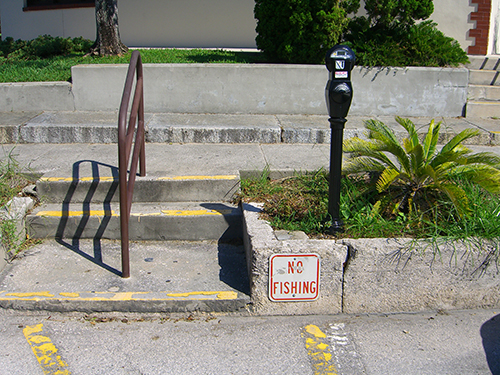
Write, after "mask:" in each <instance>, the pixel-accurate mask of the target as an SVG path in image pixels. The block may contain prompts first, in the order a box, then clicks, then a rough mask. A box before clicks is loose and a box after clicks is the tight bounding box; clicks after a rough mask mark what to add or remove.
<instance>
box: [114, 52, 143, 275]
mask: <svg viewBox="0 0 500 375" xmlns="http://www.w3.org/2000/svg"><path fill="white" fill-rule="evenodd" d="M134 76H137V82H136V84H135V91H134V97H133V101H132V109H131V110H130V118H129V123H128V126H127V112H128V106H129V102H130V95H131V92H132V86H133V84H134ZM136 122H137V131H136V130H135V125H136ZM134 135H135V143H134V149H133V153H132V161H130V156H131V151H132V143H133V141H134ZM138 163H139V175H140V176H145V175H146V152H145V140H144V82H143V74H142V60H141V54H140V53H139V51H134V52H132V57H131V58H130V64H129V66H128V73H127V79H126V81H125V88H124V89H123V96H122V102H121V105H120V113H119V116H118V169H119V172H118V173H119V182H120V230H121V247H122V277H124V278H127V277H130V260H129V220H130V208H131V207H132V195H133V192H134V184H135V177H136V174H137V164H138ZM129 165H130V172H129V173H128V167H129ZM127 174H129V177H128V178H127Z"/></svg>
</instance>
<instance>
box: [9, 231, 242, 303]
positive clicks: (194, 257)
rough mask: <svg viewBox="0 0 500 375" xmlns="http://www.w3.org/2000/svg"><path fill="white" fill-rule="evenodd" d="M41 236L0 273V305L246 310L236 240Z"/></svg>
mask: <svg viewBox="0 0 500 375" xmlns="http://www.w3.org/2000/svg"><path fill="white" fill-rule="evenodd" d="M120 254H121V253H120V242H119V241H106V240H80V241H77V240H59V241H53V240H46V241H45V242H44V243H43V244H41V245H37V246H35V247H33V248H31V249H29V250H27V251H25V252H23V253H22V254H21V255H20V256H19V257H18V258H17V259H14V261H13V262H12V263H11V264H10V265H8V266H7V267H6V268H5V269H4V270H3V272H1V273H0V306H1V307H2V308H12V309H22V310H48V311H87V312H91V311H124V312H184V311H209V312H245V311H246V305H247V304H248V303H249V302H250V298H249V296H248V294H249V285H248V277H247V275H246V272H244V271H245V270H246V263H245V255H244V249H243V246H239V245H237V244H228V243H218V242H217V241H198V242H186V241H165V242H163V241H162V242H147V243H146V242H131V243H130V269H131V277H130V278H129V279H123V278H122V277H121V276H120V275H121V260H120V259H121V258H120Z"/></svg>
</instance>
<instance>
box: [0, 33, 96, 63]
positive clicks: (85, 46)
mask: <svg viewBox="0 0 500 375" xmlns="http://www.w3.org/2000/svg"><path fill="white" fill-rule="evenodd" d="M91 46H92V41H90V40H88V39H84V38H82V37H77V38H73V39H72V38H61V37H52V36H50V35H41V36H39V37H37V38H36V39H33V40H28V41H25V40H20V39H18V40H14V39H13V38H11V37H8V38H6V39H5V40H3V41H1V42H0V51H1V56H3V57H5V58H13V59H16V60H35V59H38V58H48V57H52V56H60V55H69V54H72V53H80V52H87V51H88V50H89V49H90V47H91Z"/></svg>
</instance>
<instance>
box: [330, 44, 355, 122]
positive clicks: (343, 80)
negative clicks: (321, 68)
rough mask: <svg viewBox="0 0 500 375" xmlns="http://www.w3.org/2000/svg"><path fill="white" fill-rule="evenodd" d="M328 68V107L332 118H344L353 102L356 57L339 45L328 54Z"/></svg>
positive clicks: (348, 49) (351, 51) (349, 50)
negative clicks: (352, 74) (352, 75)
mask: <svg viewBox="0 0 500 375" xmlns="http://www.w3.org/2000/svg"><path fill="white" fill-rule="evenodd" d="M325 62H326V67H327V69H328V71H329V72H330V73H329V79H328V83H327V85H326V93H325V94H326V105H327V107H328V113H329V115H330V117H332V118H344V117H346V116H347V113H348V112H349V107H350V106H351V102H352V85H351V71H352V69H353V67H354V64H355V62H356V56H355V55H354V52H353V50H352V49H350V48H349V47H347V46H343V45H337V46H335V47H333V48H331V49H330V50H329V51H328V52H327V54H326V59H325Z"/></svg>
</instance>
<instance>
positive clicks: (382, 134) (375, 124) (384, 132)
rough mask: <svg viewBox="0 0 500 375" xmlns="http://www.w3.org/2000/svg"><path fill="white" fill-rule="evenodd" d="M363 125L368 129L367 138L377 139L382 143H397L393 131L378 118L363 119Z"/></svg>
mask: <svg viewBox="0 0 500 375" xmlns="http://www.w3.org/2000/svg"><path fill="white" fill-rule="evenodd" d="M365 127H366V128H367V129H368V130H369V132H368V138H369V139H377V140H379V141H382V142H383V143H392V144H395V145H399V142H398V139H397V138H396V135H395V134H394V132H393V131H392V130H391V129H389V127H388V126H387V125H385V124H384V123H383V122H382V121H379V120H368V121H365Z"/></svg>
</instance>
